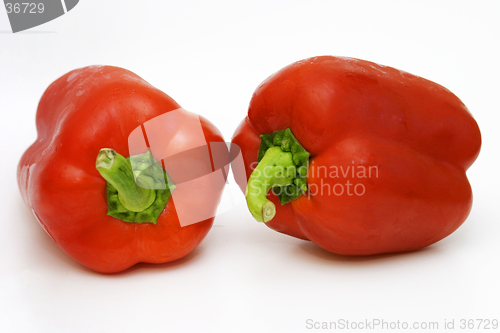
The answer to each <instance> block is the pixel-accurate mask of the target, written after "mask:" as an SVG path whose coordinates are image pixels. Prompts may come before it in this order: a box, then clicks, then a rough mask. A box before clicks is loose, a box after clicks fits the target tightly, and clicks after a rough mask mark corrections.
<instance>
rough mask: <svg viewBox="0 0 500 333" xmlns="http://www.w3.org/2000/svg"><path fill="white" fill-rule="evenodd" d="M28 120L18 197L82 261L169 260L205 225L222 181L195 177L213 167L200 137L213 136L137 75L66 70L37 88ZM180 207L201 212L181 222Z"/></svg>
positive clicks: (95, 265)
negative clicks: (32, 122)
mask: <svg viewBox="0 0 500 333" xmlns="http://www.w3.org/2000/svg"><path fill="white" fill-rule="evenodd" d="M165 116H168V121H165V119H164V117H165ZM162 117H163V118H162ZM162 119H163V120H162ZM156 120H160V121H159V122H158V121H156ZM36 125H37V129H38V138H37V140H36V142H35V143H34V144H33V145H32V146H31V147H30V148H29V149H28V150H27V151H26V152H25V153H24V155H23V157H22V159H21V161H20V163H19V167H18V183H19V188H20V190H21V194H22V197H23V199H24V201H25V202H26V204H27V205H28V206H29V207H30V208H31V209H32V211H33V214H34V215H35V216H36V218H37V219H38V221H39V222H40V224H41V225H42V226H43V228H44V229H45V230H46V231H47V233H48V234H49V235H50V236H51V237H52V238H53V239H54V241H55V242H56V243H57V244H58V245H59V246H60V247H61V248H62V249H63V250H64V251H65V252H66V253H68V254H69V255H70V256H72V257H73V258H74V259H76V260H77V261H79V262H80V263H82V264H83V265H85V266H87V267H89V268H91V269H93V270H96V271H99V272H106V273H111V272H118V271H122V270H124V269H126V268H128V267H130V266H132V265H134V264H136V263H138V262H147V263H164V262H169V261H172V260H176V259H179V258H181V257H184V256H186V255H187V254H188V253H190V252H191V251H193V249H195V248H196V246H197V245H198V244H199V243H200V242H201V241H202V240H203V238H204V237H205V236H206V234H207V233H208V231H209V229H210V228H211V226H212V223H213V216H215V209H216V207H217V204H218V201H219V199H220V195H221V193H222V188H223V183H222V185H220V184H214V183H213V182H212V181H211V179H210V177H208V178H207V177H205V178H203V177H201V178H200V177H199V176H202V175H204V174H209V173H210V172H212V171H213V167H212V162H213V161H211V159H210V157H209V155H207V153H208V150H209V149H210V148H209V145H208V143H214V142H220V143H223V142H224V141H223V139H222V135H221V134H220V132H219V131H218V130H217V128H216V127H215V126H214V125H212V124H211V123H210V122H208V121H207V120H206V119H204V118H201V117H198V116H196V115H194V114H192V113H189V112H187V111H184V110H183V109H180V106H179V105H178V104H177V103H176V102H175V101H174V100H173V99H172V98H170V97H169V96H167V95H166V94H164V93H163V92H161V91H160V90H158V89H156V88H154V87H152V86H151V85H149V84H148V83H147V82H145V81H144V80H143V79H141V78H140V77H139V76H137V75H135V74H134V73H132V72H129V71H127V70H125V69H122V68H117V67H109V66H91V67H86V68H82V69H78V70H75V71H72V72H70V73H68V74H66V75H64V76H62V77H61V78H59V79H58V80H56V81H55V82H54V83H52V85H50V87H49V88H48V89H47V90H46V92H45V93H44V95H43V96H42V98H41V100H40V104H39V106H38V111H37V116H36ZM143 131H144V132H146V138H147V139H148V140H149V142H148V140H146V139H145V138H144V135H143ZM138 135H139V136H140V138H139V136H138ZM138 138H139V139H138ZM141 140H142V141H141ZM147 143H148V144H149V147H148V144H147ZM223 146H225V143H223ZM196 147H198V148H196ZM129 150H130V154H131V155H133V156H129V158H125V157H124V156H128V155H129ZM190 152H191V153H190ZM193 152H194V153H193ZM151 154H152V155H151ZM183 154H184V155H183ZM186 154H187V155H186ZM174 155H175V156H177V157H179V156H181V157H182V158H176V157H175V156H174ZM166 156H171V157H172V158H170V159H165V160H163V159H164V158H165V157H166ZM186 156H187V158H186ZM152 157H154V158H152ZM176 160H177V162H179V160H180V161H181V163H180V164H179V163H175V161H176ZM172 161H174V163H170V162H172ZM162 163H163V167H162ZM167 165H170V171H169V170H168V168H167ZM164 168H165V169H167V173H168V175H167V173H165V171H164ZM196 177H198V179H197V180H194V181H192V182H191V183H190V182H189V180H192V179H193V178H196ZM193 182H194V184H195V185H194V186H191V187H190V186H189V184H193ZM182 183H185V184H188V186H187V187H186V186H181V185H182ZM200 188H201V192H202V193H206V192H207V191H205V190H207V189H208V191H209V195H203V196H200V195H197V193H199V191H200ZM203 191H205V192H203ZM181 209H182V210H183V211H184V212H186V211H188V212H189V211H192V212H198V213H199V212H200V211H203V212H204V214H205V215H203V214H202V215H200V214H198V216H197V217H196V218H198V217H200V216H203V218H202V219H198V221H199V223H194V222H198V221H195V220H191V221H189V222H185V223H182V221H180V217H179V214H178V212H179V211H180V210H181ZM187 224H189V225H187Z"/></svg>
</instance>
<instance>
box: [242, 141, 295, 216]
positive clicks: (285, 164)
mask: <svg viewBox="0 0 500 333" xmlns="http://www.w3.org/2000/svg"><path fill="white" fill-rule="evenodd" d="M295 172H296V166H295V164H294V163H293V159H292V153H291V152H284V151H283V150H281V148H280V147H271V148H269V149H268V150H267V151H266V153H265V155H264V157H263V158H262V160H261V161H260V162H259V164H258V165H257V167H256V168H255V169H254V170H253V172H252V174H251V175H250V178H249V179H248V186H247V190H246V194H245V196H246V199H247V204H248V208H249V209H250V212H251V213H252V215H253V217H254V218H255V219H256V220H257V221H259V222H269V221H271V220H272V219H273V217H274V215H275V214H276V206H275V205H274V204H273V203H272V202H271V201H270V200H268V199H267V197H266V196H267V193H268V192H269V190H270V189H271V188H273V187H274V186H287V185H290V184H292V183H293V179H294V178H295Z"/></svg>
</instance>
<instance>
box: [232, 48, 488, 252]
mask: <svg viewBox="0 0 500 333" xmlns="http://www.w3.org/2000/svg"><path fill="white" fill-rule="evenodd" d="M285 128H290V129H291V131H292V133H293V134H294V135H295V137H296V138H297V139H298V141H299V142H300V143H301V144H302V146H303V147H304V148H305V149H306V150H307V151H309V153H310V154H311V158H310V166H309V170H308V178H307V182H308V186H309V190H310V191H309V192H308V193H306V194H305V195H302V196H301V197H299V198H298V199H296V200H293V201H292V202H290V203H288V204H285V205H283V206H281V205H280V203H279V200H278V199H277V197H276V196H275V195H274V194H273V193H272V192H270V193H269V194H268V199H270V200H271V201H272V202H273V203H274V204H275V205H276V209H277V213H276V216H275V217H274V219H273V220H271V221H270V222H268V223H266V224H267V226H268V227H270V228H272V229H274V230H276V231H279V232H282V233H285V234H288V235H291V236H294V237H298V238H302V239H308V240H311V241H313V242H314V243H316V244H317V245H319V246H320V247H322V248H324V249H326V250H328V251H331V252H334V253H338V254H345V255H370V254H378V253H390V252H401V251H410V250H415V249H419V248H423V247H425V246H428V245H430V244H433V243H435V242H437V241H439V240H441V239H443V238H444V237H446V236H448V235H450V234H451V233H452V232H454V231H455V230H456V229H457V228H458V227H459V226H460V225H461V224H462V223H463V222H464V221H465V220H466V218H467V216H468V214H469V212H470V209H471V206H472V192H471V187H470V185H469V182H468V179H467V177H466V170H467V169H468V168H469V167H470V165H471V164H472V163H473V162H474V161H475V159H476V158H477V156H478V154H479V150H480V146H481V134H480V131H479V128H478V125H477V123H476V122H475V120H474V119H473V117H472V116H471V114H470V112H469V111H468V109H467V108H466V107H465V106H464V104H463V103H462V102H461V101H460V100H459V99H458V98H457V97H456V96H455V95H454V94H452V93H451V92H450V91H449V90H447V89H446V88H444V87H442V86H440V85H438V84H436V83H433V82H431V81H428V80H426V79H423V78H421V77H418V76H415V75H412V74H409V73H406V72H403V71H400V70H397V69H394V68H391V67H386V66H381V65H378V64H375V63H372V62H368V61H363V60H358V59H352V58H340V57H332V56H323V57H315V58H310V59H306V60H302V61H299V62H296V63H294V64H291V65H289V66H287V67H285V68H283V69H282V70H280V71H278V72H277V73H275V74H273V75H272V76H270V77H269V78H268V79H266V80H265V81H264V82H263V83H262V84H261V85H260V86H259V87H258V88H257V89H256V91H255V93H254V95H253V97H252V100H251V102H250V106H249V111H248V116H247V117H246V118H245V120H244V121H243V122H242V123H241V124H240V126H239V128H238V129H237V130H236V132H235V133H234V136H233V140H232V142H233V143H234V144H237V145H238V146H239V147H240V148H241V151H242V154H243V159H244V163H245V166H246V175H237V174H236V175H235V178H236V180H237V181H238V183H239V185H240V187H241V188H242V189H243V190H244V189H245V187H246V181H245V178H246V179H248V178H249V176H250V174H251V172H252V170H253V169H254V167H255V162H256V161H257V152H258V149H259V144H260V138H259V135H261V134H266V133H271V132H274V131H278V130H282V129H285ZM333 166H337V168H340V167H344V170H346V169H347V167H349V166H353V167H356V170H359V169H358V167H362V168H368V167H370V166H376V167H377V169H378V176H377V177H375V175H372V177H370V178H368V177H365V178H363V177H357V176H356V175H354V177H353V175H352V174H351V173H350V172H348V174H346V175H345V177H344V176H342V175H341V177H340V178H333V177H330V176H325V173H324V170H325V168H326V169H327V170H331V168H332V167H333ZM373 170H375V169H373ZM245 176H246V177H245ZM347 181H350V183H351V184H358V183H359V184H362V185H363V188H365V193H364V194H363V195H355V194H353V188H352V187H351V194H353V195H347V193H346V192H344V194H342V195H338V194H339V193H340V187H337V191H336V193H334V192H333V191H329V192H327V191H326V190H327V187H326V185H325V184H327V185H330V186H331V187H333V186H335V184H338V183H342V184H344V190H346V188H345V184H346V182H347ZM321 186H323V189H324V191H321ZM311 189H315V193H312V191H311ZM360 189H361V186H360V187H358V190H359V191H358V192H361V190H360Z"/></svg>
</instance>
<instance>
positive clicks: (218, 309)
mask: <svg viewBox="0 0 500 333" xmlns="http://www.w3.org/2000/svg"><path fill="white" fill-rule="evenodd" d="M499 14H500V2H496V1H474V2H472V1H469V2H466V1H418V2H417V1H290V0H289V1H251V2H250V1H248V2H246V3H244V2H243V1H232V2H229V1H226V2H225V1H214V2H209V1H160V0H158V1H124V0H120V1H118V0H113V1H111V0H106V1H102V0H100V1H99V0H82V1H80V3H79V4H78V5H77V6H76V7H75V8H74V9H73V10H72V11H70V12H69V13H68V14H66V15H64V16H62V17H60V18H58V19H56V20H54V21H52V22H49V23H47V24H44V25H42V26H39V27H35V28H33V29H31V30H29V31H27V32H23V33H18V34H12V33H11V32H9V30H10V26H9V23H8V19H7V15H6V12H5V10H4V9H3V8H0V31H1V33H0V112H1V119H0V141H1V147H2V150H1V156H2V161H1V163H0V175H1V177H0V189H1V190H0V205H1V207H0V208H1V216H2V218H1V221H0V263H1V265H0V332H309V331H314V330H310V329H307V326H306V320H308V319H312V320H314V321H318V322H322V321H328V322H330V321H339V320H341V319H345V320H349V321H364V320H365V319H368V320H372V319H374V318H378V319H380V320H385V321H387V322H395V321H397V320H400V321H407V322H408V323H410V325H411V323H413V322H422V321H423V322H429V321H437V322H438V323H439V325H440V328H441V330H442V329H444V321H445V320H446V321H448V322H449V321H451V320H455V330H456V331H464V330H459V329H458V327H459V324H460V323H459V320H460V319H476V318H477V319H494V318H495V319H500V315H499V314H500V301H499V299H500V287H499V283H500V270H499V265H500V259H499V255H500V241H499V237H500V224H499V220H500V219H499V218H500V216H499V213H498V206H499V201H500V196H499V195H498V186H499V185H500V183H499V177H498V174H499V168H498V166H499V163H498V162H499V158H498V152H499V148H498V147H499V145H500V130H499V129H498V126H499V120H500V117H499V97H498V96H499V92H500V84H499V81H498V77H499V76H500V70H499V68H500V66H499V59H500V54H499V47H498V44H499V42H498V41H499V36H500V23H499V22H500V20H499ZM325 54H331V55H342V56H351V57H356V58H361V59H366V60H371V61H375V62H378V63H382V64H385V65H389V66H393V67H396V68H400V69H403V70H406V71H408V72H411V73H414V74H417V75H420V76H423V77H425V78H428V79H431V80H433V81H435V82H438V83H440V84H442V85H444V86H446V87H447V88H449V89H450V90H451V91H453V92H454V93H455V94H456V95H457V96H459V97H460V98H461V99H462V101H463V102H464V103H465V104H466V105H467V106H468V107H469V109H470V110H471V112H472V113H473V115H474V117H475V118H476V120H477V121H478V123H479V126H480V128H481V131H482V135H483V147H482V152H481V154H480V156H479V159H478V161H477V162H476V163H475V164H474V165H473V166H472V168H471V169H470V170H469V172H468V176H469V179H470V181H471V184H472V187H473V191H474V200H475V201H474V207H473V210H472V213H471V215H470V217H469V218H468V220H467V221H466V222H465V224H464V225H463V226H462V227H461V228H460V229H459V230H458V231H456V232H455V233H454V234H453V235H451V236H450V237H448V238H446V239H445V240H443V241H441V242H439V243H437V244H435V245H433V246H430V247H428V248H426V249H424V250H421V251H417V252H413V253H406V254H398V255H382V256H372V257H364V258H350V257H342V256H338V255H334V254H330V253H327V252H325V251H323V250H321V249H319V248H318V247H316V246H315V245H314V244H311V243H308V242H305V241H301V240H298V239H294V238H291V237H287V236H284V235H281V234H278V233H276V232H273V231H272V230H270V229H268V228H266V227H265V226H264V225H262V224H260V223H257V222H255V221H254V220H253V219H252V217H251V215H250V214H249V213H248V212H247V210H246V207H245V205H244V204H241V205H239V206H238V207H236V208H234V209H232V210H230V211H228V212H226V213H224V214H221V215H219V216H217V217H216V220H215V227H214V228H213V229H212V230H211V232H210V233H209V235H208V236H207V238H206V239H205V240H204V242H203V243H202V244H201V245H200V246H199V248H198V249H197V250H195V251H194V252H193V253H192V254H191V255H189V256H188V257H187V258H185V259H182V260H179V261H177V262H174V263H170V264H163V265H145V264H141V265H137V266H135V267H134V268H132V269H129V270H127V271H126V272H124V273H121V274H115V275H101V274H96V273H93V272H92V271H90V270H88V269H85V268H83V267H82V266H81V265H79V264H78V263H77V262H75V261H74V260H73V259H71V258H70V257H69V256H67V255H66V254H65V253H64V252H63V251H62V250H60V249H59V248H58V246H57V245H56V244H55V243H53V241H52V240H51V239H50V238H49V237H48V236H47V235H46V234H45V232H44V231H43V230H42V229H41V228H40V227H39V225H38V224H37V222H36V221H35V219H34V218H33V216H32V214H31V212H30V211H29V209H28V208H27V207H25V206H24V204H23V202H22V200H21V197H20V194H19V191H18V188H17V184H16V174H15V171H16V166H17V163H18V161H19V158H20V157H21V154H22V153H23V151H24V150H25V149H26V148H27V147H28V146H29V145H30V144H31V143H32V142H33V141H34V140H35V138H36V128H35V122H34V119H35V112H36V107H37V103H38V100H39V98H40V96H41V95H42V93H43V92H44V90H45V88H46V87H47V86H48V85H49V84H50V83H51V82H52V81H54V80H55V79H56V78H58V77H59V76H61V75H63V74H64V73H66V72H68V71H70V70H72V69H75V68H77V67H82V66H86V65H91V64H108V65H115V66H121V67H124V68H127V69H129V70H132V71H133V72H135V73H137V74H139V75H140V76H142V77H143V78H145V79H146V80H147V81H149V82H150V83H152V84H153V85H155V86H156V87H158V88H160V89H162V90H163V91H165V92H166V93H168V94H169V95H170V96H172V97H173V98H174V99H175V100H176V101H177V102H178V103H180V104H181V105H182V106H183V107H184V108H185V109H187V110H190V111H193V112H196V113H199V114H201V115H203V116H205V117H207V118H209V119H210V120H211V121H212V122H213V123H215V124H216V125H217V126H218V127H219V128H220V129H221V131H222V132H223V134H224V136H225V138H226V139H227V140H230V138H231V136H232V133H233V131H234V129H235V128H236V126H237V125H238V123H239V122H240V121H241V119H243V117H244V116H245V114H246V111H247V106H248V102H249V100H250V98H251V95H252V93H253V91H254V89H255V88H256V86H257V85H258V84H259V83H260V82H261V81H263V80H264V79H265V78H266V77H267V76H269V75H270V74H272V73H273V72H275V71H277V70H278V69H280V68H282V67H283V66H285V65H287V64H289V63H291V62H294V61H297V60H300V59H303V58H306V57H310V56H316V55H325ZM332 130H334V129H332ZM332 331H333V330H332ZM344 331H347V330H344ZM366 331H369V330H366ZM373 331H376V330H373ZM413 331H417V330H415V329H413ZM448 331H450V330H448ZM465 331H467V330H465ZM468 331H472V330H468ZM480 331H481V330H480ZM490 331H491V330H490Z"/></svg>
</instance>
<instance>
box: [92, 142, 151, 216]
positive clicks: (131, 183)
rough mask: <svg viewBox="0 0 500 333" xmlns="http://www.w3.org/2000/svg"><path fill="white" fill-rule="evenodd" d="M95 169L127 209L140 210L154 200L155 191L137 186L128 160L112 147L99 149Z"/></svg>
mask: <svg viewBox="0 0 500 333" xmlns="http://www.w3.org/2000/svg"><path fill="white" fill-rule="evenodd" d="M96 169H97V171H99V173H100V174H101V176H102V177H103V178H104V179H106V181H107V182H108V183H110V184H111V185H113V187H114V188H115V189H116V190H117V191H118V199H119V200H120V202H121V203H122V205H123V206H124V207H125V208H127V209H128V210H130V211H133V212H142V211H143V210H145V209H146V208H148V207H149V206H151V204H152V203H153V202H154V201H155V198H156V191H155V190H152V189H149V188H142V187H139V186H138V185H137V184H136V182H135V178H134V173H133V171H132V166H131V165H130V162H129V161H127V159H126V158H125V157H123V156H122V155H120V154H118V153H117V152H116V151H114V150H113V149H110V148H104V149H101V151H100V152H99V154H98V155H97V159H96Z"/></svg>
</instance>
